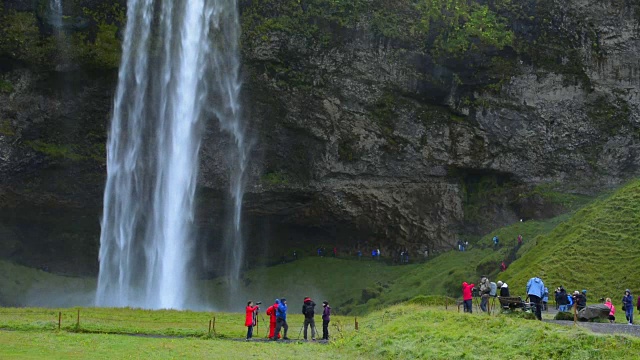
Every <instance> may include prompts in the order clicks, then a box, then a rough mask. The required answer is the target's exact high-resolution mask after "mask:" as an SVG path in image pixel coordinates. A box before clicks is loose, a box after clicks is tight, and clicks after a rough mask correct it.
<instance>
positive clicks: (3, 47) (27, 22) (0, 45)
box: [0, 11, 55, 64]
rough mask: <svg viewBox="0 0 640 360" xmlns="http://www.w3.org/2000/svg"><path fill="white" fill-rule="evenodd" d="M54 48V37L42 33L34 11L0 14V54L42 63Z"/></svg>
mask: <svg viewBox="0 0 640 360" xmlns="http://www.w3.org/2000/svg"><path fill="white" fill-rule="evenodd" d="M54 49H55V42H54V41H53V39H52V38H50V37H46V36H41V35H40V29H39V28H38V23H37V19H36V17H35V15H34V14H33V13H30V12H18V11H10V12H8V13H6V14H2V15H0V54H2V53H4V54H7V55H9V56H11V57H13V58H15V59H17V60H21V61H25V62H30V63H37V64H40V63H43V62H45V61H47V59H48V58H49V56H50V54H51V53H52V52H53V50H54Z"/></svg>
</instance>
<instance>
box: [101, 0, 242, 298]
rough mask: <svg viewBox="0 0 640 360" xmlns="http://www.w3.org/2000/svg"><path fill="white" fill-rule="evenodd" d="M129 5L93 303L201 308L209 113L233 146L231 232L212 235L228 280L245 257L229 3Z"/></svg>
mask: <svg viewBox="0 0 640 360" xmlns="http://www.w3.org/2000/svg"><path fill="white" fill-rule="evenodd" d="M127 6H128V7H127V25H126V30H125V34H124V42H123V55H122V60H121V65H120V70H119V75H118V87H117V90H116V95H115V100H114V110H113V118H112V122H111V129H110V132H109V141H108V146H107V183H106V186H105V193H104V210H103V218H102V221H101V225H102V230H101V238H100V253H99V261H100V270H99V276H98V286H97V292H96V305H98V306H113V307H124V306H130V307H140V308H149V309H160V308H173V309H186V308H191V309H200V308H207V307H209V306H210V305H209V304H202V301H201V300H200V299H201V296H200V293H199V290H198V287H197V286H194V283H195V274H194V273H193V272H192V271H191V269H192V262H193V249H194V246H195V244H194V242H195V240H194V239H195V238H196V235H197V234H196V233H195V231H194V226H193V221H194V218H195V213H194V212H195V210H194V198H195V190H196V179H197V175H198V166H199V149H200V145H201V141H202V133H203V130H204V129H205V128H206V127H207V125H208V123H209V122H211V121H215V120H214V119H217V120H218V124H219V127H220V128H221V129H222V130H223V132H224V133H226V134H227V135H228V136H231V137H232V139H233V141H231V143H233V144H234V145H235V146H233V147H232V148H230V149H228V161H229V164H230V165H229V168H230V172H231V173H230V176H229V179H230V185H229V186H230V189H229V197H230V199H231V200H232V201H231V203H232V204H233V205H232V206H231V207H230V208H229V209H227V212H228V213H229V214H233V215H231V216H228V218H229V220H228V221H229V224H228V227H227V228H228V229H230V230H229V231H228V233H227V234H219V237H220V240H219V241H224V246H223V247H222V248H223V251H225V253H226V254H225V255H226V256H225V258H227V259H228V264H227V266H226V268H227V276H228V277H227V278H228V281H229V283H230V284H234V283H235V282H237V279H238V278H239V271H240V264H242V262H243V261H242V258H243V249H244V247H243V244H242V235H241V232H240V229H241V224H242V220H241V213H242V212H241V205H242V196H243V193H244V173H245V168H246V164H247V152H248V146H247V143H246V141H245V136H244V128H243V124H242V121H241V120H242V119H241V113H240V110H241V108H240V103H239V98H240V88H241V84H240V81H239V68H240V61H239V50H238V46H239V45H238V41H239V20H238V13H237V4H236V1H235V0H185V1H180V2H176V1H173V0H156V1H152V0H129V2H128V5H127ZM225 235H226V236H225ZM223 237H224V238H225V239H224V240H223ZM231 290H232V291H231V293H230V294H231V295H232V292H233V287H232V288H231ZM211 305H213V304H211Z"/></svg>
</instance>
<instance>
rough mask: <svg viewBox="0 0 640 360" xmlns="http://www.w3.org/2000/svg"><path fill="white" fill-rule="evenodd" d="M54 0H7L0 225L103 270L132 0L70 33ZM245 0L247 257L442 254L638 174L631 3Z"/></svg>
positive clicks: (639, 42)
mask: <svg viewBox="0 0 640 360" xmlns="http://www.w3.org/2000/svg"><path fill="white" fill-rule="evenodd" d="M44 3H46V1H44V2H43V1H36V2H34V1H20V0H9V1H5V2H4V8H3V13H2V28H1V31H2V32H3V36H2V38H3V39H4V40H2V42H1V43H0V56H1V60H0V158H1V159H2V161H1V162H0V176H1V179H2V180H0V197H1V198H2V202H1V204H0V214H2V216H1V217H0V233H1V234H7V236H6V237H7V238H11V239H12V240H11V241H7V242H6V243H5V244H3V245H2V246H0V255H1V256H9V257H13V258H15V259H18V260H20V261H23V262H27V263H30V264H33V265H38V264H40V263H51V264H53V263H55V264H57V265H56V266H59V268H60V270H61V271H70V272H77V271H83V272H92V271H95V269H96V267H95V258H96V257H97V255H96V254H97V247H98V244H97V242H98V237H99V217H100V213H101V200H102V193H101V192H102V185H103V182H104V176H105V173H106V168H105V160H104V156H105V154H104V142H105V140H106V128H107V127H106V125H107V124H108V121H109V116H110V114H109V112H110V108H111V103H112V93H113V89H114V87H115V83H116V80H117V79H116V67H117V57H118V51H119V50H118V49H119V47H118V43H119V36H120V32H119V29H120V28H121V27H122V26H123V23H124V17H123V16H124V8H125V6H126V4H124V2H122V1H121V2H115V3H113V2H105V1H97V0H96V1H88V0H84V1H82V0H80V1H75V2H71V3H70V4H68V5H66V7H65V15H67V16H65V25H64V29H63V30H64V31H62V33H64V34H66V35H65V37H64V39H63V40H65V41H67V43H66V45H60V40H61V39H60V38H59V36H58V37H56V35H55V34H59V33H60V31H58V30H57V29H55V28H52V25H51V24H50V22H49V21H48V13H47V9H46V6H43V4H44ZM107 3H108V4H107ZM240 9H241V13H242V21H243V23H242V26H243V46H242V48H243V57H244V69H243V73H244V76H245V81H244V89H245V93H244V99H245V105H246V109H245V115H246V117H247V119H250V120H249V123H250V133H251V136H252V139H253V140H254V142H253V143H254V147H253V151H252V162H251V171H250V179H249V183H248V186H247V189H248V194H247V196H246V204H245V209H246V214H247V215H246V217H245V218H246V226H247V228H248V231H247V237H248V240H249V246H250V247H251V249H252V252H251V253H252V254H254V255H259V254H263V253H265V252H268V253H270V254H271V255H280V254H281V253H282V252H287V253H288V252H289V250H290V249H291V248H293V247H298V248H305V249H312V248H314V247H315V246H318V245H324V246H327V247H329V246H333V245H338V246H339V247H341V248H342V249H345V250H346V249H354V248H356V247H361V248H363V250H365V248H367V247H371V246H375V247H381V248H382V249H383V253H387V254H388V253H389V252H393V251H396V250H397V249H400V248H408V249H410V250H411V251H412V252H415V253H420V254H423V252H424V251H425V250H427V251H431V252H433V251H439V250H442V249H447V248H450V247H451V245H452V244H453V243H455V241H456V240H457V237H458V236H460V235H469V234H477V233H481V232H485V231H488V230H489V229H491V228H493V227H495V226H498V225H503V224H506V223H509V222H513V221H516V220H518V219H520V218H539V217H547V216H552V215H555V214H557V213H559V212H562V211H565V210H566V209H567V208H570V207H571V204H572V203H573V202H574V200H575V199H576V198H577V197H578V194H587V195H588V194H593V193H595V192H597V191H599V190H601V189H603V188H607V187H611V186H615V185H617V184H620V183H621V182H624V181H625V179H628V178H630V177H634V176H637V175H638V172H639V165H640V156H639V151H640V143H639V137H640V93H639V90H640V76H639V75H640V61H639V60H638V57H637V54H639V53H640V5H638V4H637V3H636V2H633V1H630V0H626V1H625V0H608V1H596V0H567V1H559V0H557V1H556V0H511V1H509V0H489V1H474V2H467V1H460V0H447V1H445V0H400V1H395V2H389V1H384V0H352V1H349V2H342V1H329V0H306V1H297V0H295V1H294V0H244V1H241V2H240ZM60 46H66V47H62V48H61V47H60ZM60 49H66V50H67V51H61V50H60ZM210 120H211V121H209V122H208V124H207V140H206V141H205V142H204V144H203V149H202V154H201V159H202V161H201V172H200V181H199V183H200V185H201V191H200V198H201V202H200V204H199V218H198V224H199V226H200V238H201V242H200V244H201V246H202V249H203V250H206V251H203V253H208V252H210V253H214V252H215V249H216V248H217V247H218V243H219V241H218V239H217V237H219V235H217V234H220V233H221V231H220V228H219V225H218V224H221V223H222V222H221V221H220V218H221V217H223V216H224V213H225V211H224V202H225V201H226V200H225V196H224V194H225V192H226V188H227V172H226V171H225V169H226V167H227V166H228V165H227V163H226V160H225V156H224V154H225V149H226V148H227V146H228V141H229V139H227V138H225V136H224V135H223V134H220V130H219V129H218V128H217V125H216V122H215V119H210ZM3 237H4V235H3ZM51 254H60V255H59V256H72V257H74V258H78V259H83V260H82V261H80V262H76V263H74V264H71V265H62V264H69V261H68V259H64V260H62V259H60V260H58V261H52V260H50V258H51ZM62 254H65V255H62ZM208 258H209V257H207V256H203V258H202V259H199V260H201V262H202V264H206V263H207V261H206V259H208ZM203 268H206V269H209V270H210V271H214V272H215V268H211V266H208V265H203Z"/></svg>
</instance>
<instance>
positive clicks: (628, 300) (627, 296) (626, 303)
mask: <svg viewBox="0 0 640 360" xmlns="http://www.w3.org/2000/svg"><path fill="white" fill-rule="evenodd" d="M622 310H624V314H625V316H626V317H627V321H628V322H629V325H633V296H632V295H631V290H629V289H627V290H625V291H624V297H623V298H622Z"/></svg>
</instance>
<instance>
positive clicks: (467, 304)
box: [462, 281, 475, 314]
mask: <svg viewBox="0 0 640 360" xmlns="http://www.w3.org/2000/svg"><path fill="white" fill-rule="evenodd" d="M474 287H475V284H467V282H466V281H465V282H463V283H462V308H463V312H468V313H469V314H471V313H473V291H472V290H473V288H474Z"/></svg>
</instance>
